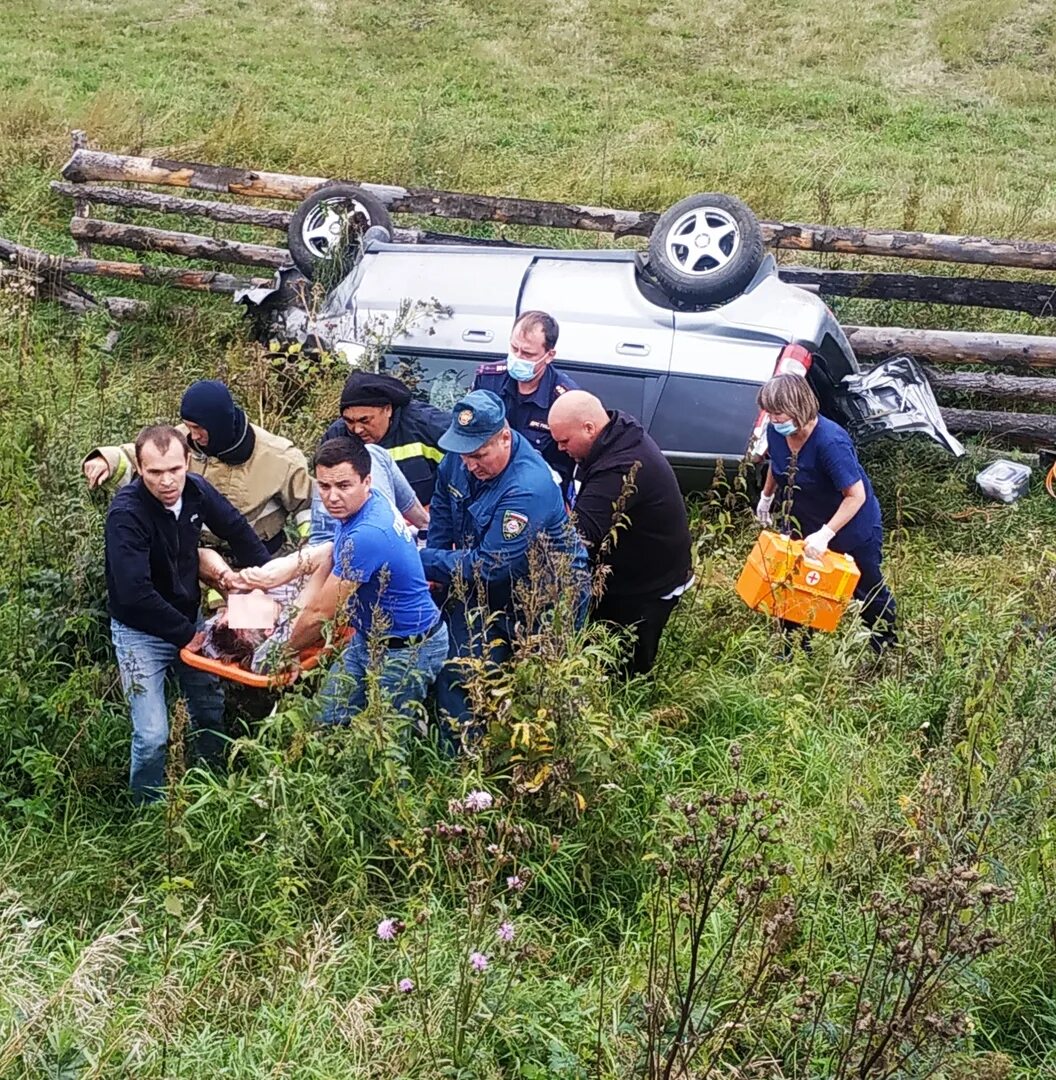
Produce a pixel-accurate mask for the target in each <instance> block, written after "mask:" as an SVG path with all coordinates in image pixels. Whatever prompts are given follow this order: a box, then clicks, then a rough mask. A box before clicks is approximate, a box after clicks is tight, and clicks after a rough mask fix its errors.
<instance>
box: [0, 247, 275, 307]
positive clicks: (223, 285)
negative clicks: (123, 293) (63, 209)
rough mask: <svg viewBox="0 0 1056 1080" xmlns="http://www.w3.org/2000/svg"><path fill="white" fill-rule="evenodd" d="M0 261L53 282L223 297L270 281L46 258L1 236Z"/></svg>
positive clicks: (178, 268) (170, 268)
mask: <svg viewBox="0 0 1056 1080" xmlns="http://www.w3.org/2000/svg"><path fill="white" fill-rule="evenodd" d="M0 258H3V259H4V260H5V261H6V262H7V264H8V265H9V266H15V267H21V268H23V269H25V270H28V271H30V272H31V273H34V274H39V275H41V276H44V277H48V278H53V279H63V278H65V277H67V276H69V275H72V276H75V277H76V276H86V277H103V278H113V279H115V280H117V281H136V282H141V283H142V284H144V285H165V286H169V287H172V288H177V289H190V290H191V291H193V292H207V293H221V294H227V295H230V294H231V293H233V292H235V291H237V290H238V289H243V288H248V287H250V286H253V285H269V284H271V280H272V279H271V277H252V278H243V277H235V276H234V275H232V274H227V273H224V272H223V271H221V270H191V269H187V268H186V267H182V266H152V265H148V264H146V263H129V262H108V261H106V260H104V259H82V258H80V257H79V256H73V257H71V256H66V255H49V254H48V253H47V252H44V251H37V250H36V249H34V248H27V247H23V246H22V245H21V244H16V243H14V242H12V241H11V240H5V239H3V238H2V237H0Z"/></svg>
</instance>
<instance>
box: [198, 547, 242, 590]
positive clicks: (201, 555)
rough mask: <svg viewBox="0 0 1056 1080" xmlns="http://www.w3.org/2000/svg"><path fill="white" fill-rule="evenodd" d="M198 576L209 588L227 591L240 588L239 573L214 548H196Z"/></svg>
mask: <svg viewBox="0 0 1056 1080" xmlns="http://www.w3.org/2000/svg"><path fill="white" fill-rule="evenodd" d="M198 577H199V579H200V580H201V581H204V582H205V584H206V585H208V586H209V588H211V589H219V590H220V591H221V592H224V593H227V592H230V591H231V590H232V589H238V588H241V583H240V582H239V581H238V577H239V575H238V574H236V573H235V571H234V570H232V569H231V567H230V566H228V565H227V562H226V561H225V559H224V557H223V555H221V554H220V552H219V551H216V550H215V549H214V548H207V547H200V548H199V549H198Z"/></svg>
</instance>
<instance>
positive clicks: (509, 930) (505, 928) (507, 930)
mask: <svg viewBox="0 0 1056 1080" xmlns="http://www.w3.org/2000/svg"><path fill="white" fill-rule="evenodd" d="M513 934H514V930H513V923H512V922H509V921H507V922H504V923H503V924H502V925H501V926H500V927H499V928H498V930H496V931H495V936H496V937H497V938H498V939H499V941H505V942H506V943H507V944H509V943H510V942H511V941H513Z"/></svg>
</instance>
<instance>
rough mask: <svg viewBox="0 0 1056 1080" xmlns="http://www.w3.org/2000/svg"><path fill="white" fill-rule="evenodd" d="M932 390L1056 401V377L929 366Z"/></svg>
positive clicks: (981, 395)
mask: <svg viewBox="0 0 1056 1080" xmlns="http://www.w3.org/2000/svg"><path fill="white" fill-rule="evenodd" d="M927 375H928V382H930V383H931V386H932V389H934V390H937V391H939V392H940V394H942V393H951V394H953V393H956V394H975V395H978V396H979V397H989V398H1013V399H1019V400H1021V401H1037V402H1056V378H1052V377H1051V376H1050V377H1049V378H1045V377H1040V376H1034V377H1030V376H1023V375H1003V374H1001V373H999V372H989V371H939V370H938V369H936V368H928V369H927Z"/></svg>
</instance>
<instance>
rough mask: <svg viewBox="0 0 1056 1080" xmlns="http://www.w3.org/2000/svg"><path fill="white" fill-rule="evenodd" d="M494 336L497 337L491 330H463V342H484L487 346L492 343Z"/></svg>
mask: <svg viewBox="0 0 1056 1080" xmlns="http://www.w3.org/2000/svg"><path fill="white" fill-rule="evenodd" d="M494 336H495V335H494V334H493V333H492V332H491V331H490V330H463V331H462V340H463V341H482V342H484V343H485V344H486V343H487V342H489V341H491V339H492V338H493V337H494Z"/></svg>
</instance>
